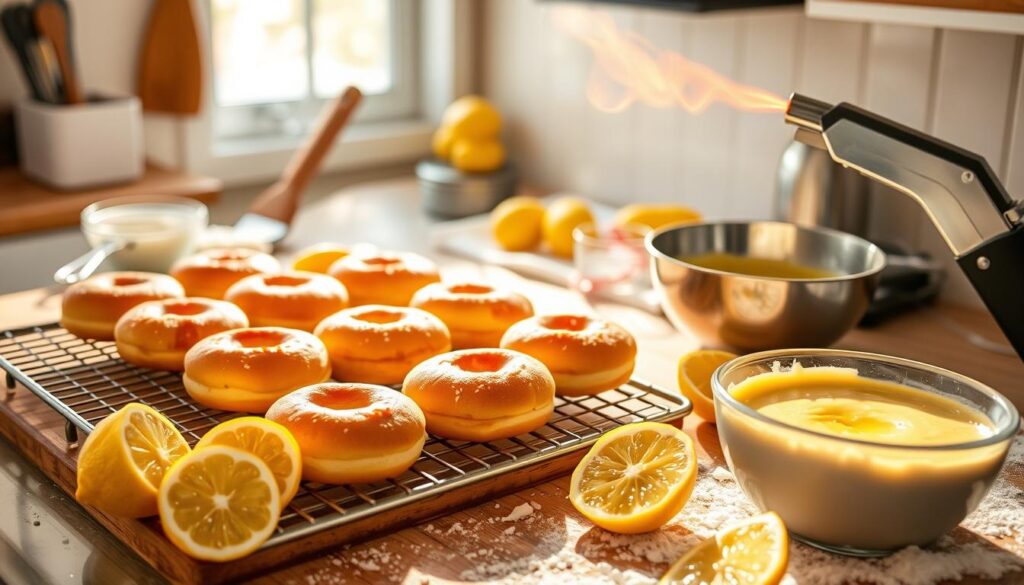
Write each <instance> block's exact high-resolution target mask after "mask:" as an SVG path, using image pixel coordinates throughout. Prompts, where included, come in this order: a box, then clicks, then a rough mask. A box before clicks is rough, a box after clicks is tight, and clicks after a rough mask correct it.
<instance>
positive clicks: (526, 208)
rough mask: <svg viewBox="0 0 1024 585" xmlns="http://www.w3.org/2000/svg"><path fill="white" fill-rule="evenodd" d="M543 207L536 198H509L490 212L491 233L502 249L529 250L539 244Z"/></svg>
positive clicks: (520, 196)
mask: <svg viewBox="0 0 1024 585" xmlns="http://www.w3.org/2000/svg"><path fill="white" fill-rule="evenodd" d="M543 219H544V206H543V205H542V204H541V202H540V200H539V199H537V198H536V197H529V196H527V195H518V196H516V197H510V198H508V199H506V200H504V201H502V202H501V203H499V204H498V206H497V207H495V208H494V211H492V212H491V233H492V234H494V240H495V241H496V242H498V245H499V246H501V247H502V249H505V250H509V251H511V252H517V251H522V250H529V249H530V248H534V247H536V246H537V244H539V243H540V238H541V222H542V221H543Z"/></svg>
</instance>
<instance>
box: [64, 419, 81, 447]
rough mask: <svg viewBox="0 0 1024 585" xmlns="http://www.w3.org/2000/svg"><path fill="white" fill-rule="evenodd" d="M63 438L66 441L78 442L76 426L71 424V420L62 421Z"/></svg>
mask: <svg viewBox="0 0 1024 585" xmlns="http://www.w3.org/2000/svg"><path fill="white" fill-rule="evenodd" d="M64 439H65V440H67V442H68V443H77V442H78V427H76V426H75V425H73V424H71V421H69V420H66V421H64Z"/></svg>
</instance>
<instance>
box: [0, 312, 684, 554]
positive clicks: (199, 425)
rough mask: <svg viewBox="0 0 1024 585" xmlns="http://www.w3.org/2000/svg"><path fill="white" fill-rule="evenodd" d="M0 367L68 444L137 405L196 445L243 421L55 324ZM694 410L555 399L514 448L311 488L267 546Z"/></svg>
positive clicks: (448, 448) (21, 338)
mask: <svg viewBox="0 0 1024 585" xmlns="http://www.w3.org/2000/svg"><path fill="white" fill-rule="evenodd" d="M0 367H2V368H3V370H5V371H6V374H7V380H6V381H7V388H8V390H9V391H13V390H14V388H15V387H16V383H20V384H21V385H23V386H25V387H26V388H28V389H29V390H30V391H31V392H33V393H34V394H36V395H37V396H38V397H39V398H41V399H42V400H43V401H44V402H46V403H47V404H48V405H49V406H50V407H52V408H53V409H54V410H56V411H57V412H58V413H60V415H61V416H63V417H64V418H65V419H66V421H67V423H66V426H65V436H66V438H67V440H68V441H69V442H75V441H77V440H78V435H79V432H84V433H89V432H90V431H92V429H93V427H94V426H95V425H96V423H98V422H99V421H100V420H102V419H103V418H104V417H106V416H107V415H108V414H110V413H112V412H114V411H116V410H118V409H119V408H121V407H122V406H124V405H125V404H128V403H129V402H142V403H145V404H148V405H149V406H152V407H153V408H155V409H156V410H158V411H160V412H161V413H163V414H164V416H166V417H167V418H168V419H170V420H171V422H173V423H174V425H175V426H177V427H178V429H179V430H180V431H181V433H182V435H183V436H184V437H185V439H186V440H187V441H188V442H189V443H190V444H192V445H194V444H195V443H196V442H197V441H198V440H199V438H200V437H201V436H202V435H203V433H205V432H206V431H208V430H209V429H210V428H212V427H213V426H215V425H217V424H218V423H221V422H223V421H225V420H228V419H231V418H235V417H237V416H241V415H239V414H238V413H231V412H225V411H221V410H214V409H210V408H206V407H203V406H201V405H199V404H197V403H196V402H194V401H192V399H191V398H189V396H188V394H187V393H186V392H185V389H184V387H183V386H182V383H181V375H180V374H177V373H173V372H163V371H156V370H150V369H146V368H140V367H137V366H133V365H131V364H128V363H126V362H125V361H124V360H122V359H121V358H120V357H119V356H118V354H117V348H116V347H115V346H114V344H113V342H109V341H91V340H84V339H80V338H78V337H75V336H74V335H71V334H70V333H68V332H67V331H66V330H64V329H63V328H61V327H60V325H59V324H56V323H52V324H48V325H40V326H35V327H26V328H22V329H13V330H9V331H4V332H2V333H0ZM690 408H691V406H690V403H689V401H687V400H686V399H685V398H683V397H680V396H678V395H676V394H674V393H670V392H666V391H665V390H663V389H661V388H657V387H654V386H652V385H650V384H647V383H645V382H641V381H639V380H632V381H630V382H629V383H628V384H626V385H624V386H622V387H620V388H618V389H615V390H610V391H607V392H604V393H602V394H599V395H597V396H583V397H576V398H561V397H559V398H556V401H555V412H554V414H553V415H552V417H551V419H550V420H549V421H548V422H547V424H546V425H544V426H543V427H541V428H539V429H537V430H535V431H533V432H530V433H526V434H522V435H519V436H517V437H512V438H510V439H503V440H500V441H490V442H486V443H473V442H465V441H450V440H446V439H442V438H439V437H435V436H430V437H429V438H428V440H427V442H426V445H425V446H424V448H423V454H422V455H421V456H420V458H419V460H418V461H417V462H416V464H415V465H414V466H413V467H412V468H411V469H410V470H409V471H407V472H405V473H404V474H403V475H401V476H400V477H397V478H395V479H392V480H388V481H382V482H376V483H370V484H360V485H341V486H339V485H323V484H317V483H312V482H303V483H302V486H301V488H300V489H299V492H298V494H297V495H296V496H295V498H294V499H293V500H292V502H291V504H289V506H288V508H287V509H286V510H285V511H284V512H283V513H282V514H281V519H280V522H279V525H278V530H277V533H276V534H275V535H274V536H273V537H272V538H271V539H270V540H269V541H267V543H266V544H265V545H264V546H273V545H276V544H281V543H284V542H288V541H291V540H294V539H296V538H300V537H302V536H304V535H307V534H310V533H312V532H317V531H320V530H326V529H328V528H334V527H336V526H339V525H341V524H344V523H346V522H351V521H354V520H357V519H361V518H364V517H366V516H369V515H372V514H374V513H378V512H382V511H385V510H389V509H392V508H396V507H399V506H403V505H406V504H409V503H412V502H413V501H416V500H420V499H423V498H429V497H432V496H436V495H439V494H441V493H444V492H446V491H448V490H451V489H455V488H456V487H460V486H464V485H466V484H469V483H473V482H475V481H479V480H482V479H486V478H489V477H492V476H494V475H496V474H502V473H509V472H512V471H515V470H518V469H522V468H525V467H529V466H531V465H535V464H539V463H542V462H544V461H547V460H549V459H553V458H555V457H559V456H561V455H565V454H567V452H570V451H575V450H578V449H583V448H586V447H588V446H589V445H591V444H593V443H594V441H596V440H597V438H598V437H599V436H600V435H601V434H602V433H604V432H605V431H608V430H610V429H613V428H615V427H618V426H620V425H623V424H626V423H630V422H636V421H671V420H678V419H680V418H682V417H683V416H684V415H686V414H687V413H689V412H690Z"/></svg>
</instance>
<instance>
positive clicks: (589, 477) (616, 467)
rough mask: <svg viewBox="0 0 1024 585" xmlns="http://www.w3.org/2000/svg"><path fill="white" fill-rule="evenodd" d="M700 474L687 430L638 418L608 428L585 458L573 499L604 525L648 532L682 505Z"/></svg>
mask: <svg viewBox="0 0 1024 585" xmlns="http://www.w3.org/2000/svg"><path fill="white" fill-rule="evenodd" d="M696 479H697V453H696V451H695V450H694V447H693V441H692V440H691V439H690V437H689V436H687V435H686V433H684V432H683V431H681V430H679V429H677V428H675V427H673V426H671V425H667V424H663V423H652V422H644V423H633V424H628V425H625V426H622V427H619V428H617V429H615V430H613V431H611V432H609V433H606V434H605V435H604V436H603V437H601V438H600V439H599V440H598V441H597V443H595V444H594V447H593V448H591V450H590V452H589V453H587V454H586V455H585V456H584V457H583V460H582V461H580V463H579V465H577V466H576V471H574V472H573V474H572V481H571V483H570V485H569V500H570V501H571V502H572V505H573V506H575V507H576V509H577V510H579V512H580V513H581V514H583V515H584V516H586V517H587V518H589V519H590V521H591V522H593V523H594V524H596V525H598V526H600V527H601V528H604V529H605V530H610V531H612V532H620V533H624V534H634V533H638V532H648V531H651V530H655V529H657V528H659V527H660V526H662V525H663V524H665V523H666V522H668V521H669V520H671V519H672V517H673V516H675V515H676V514H677V513H678V512H679V510H680V509H682V507H683V504H685V503H686V500H687V499H688V498H689V497H690V492H692V491H693V485H694V483H695V482H696Z"/></svg>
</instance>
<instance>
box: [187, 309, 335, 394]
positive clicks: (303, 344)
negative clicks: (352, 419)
mask: <svg viewBox="0 0 1024 585" xmlns="http://www.w3.org/2000/svg"><path fill="white" fill-rule="evenodd" d="M330 377H331V365H330V362H329V361H328V359H327V348H325V347H324V344H323V343H321V342H320V340H319V339H317V338H316V337H314V336H313V335H312V334H310V333H306V332H305V331H298V330H296V329H285V328H284V327H251V328H248V329H234V330H231V331H225V332H223V333H218V334H216V335H211V336H210V337H207V338H206V339H203V340H202V341H200V342H199V343H197V344H195V345H193V346H192V349H190V350H188V353H186V354H185V375H184V376H183V377H182V382H184V384H185V390H186V391H188V394H189V396H191V397H192V398H193V399H194V400H195V401H196V402H199V403H200V404H204V405H206V406H209V407H211V408H219V409H221V410H232V411H236V412H255V413H262V412H266V410H267V409H268V408H270V405H271V404H273V403H274V401H275V400H277V399H278V398H280V397H282V396H284V395H285V394H287V393H289V392H291V391H292V390H295V389H297V388H302V387H303V386H309V385H310V384H319V383H320V382H324V381H326V380H327V379H329V378H330Z"/></svg>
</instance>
